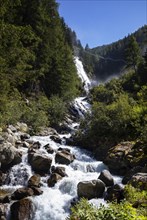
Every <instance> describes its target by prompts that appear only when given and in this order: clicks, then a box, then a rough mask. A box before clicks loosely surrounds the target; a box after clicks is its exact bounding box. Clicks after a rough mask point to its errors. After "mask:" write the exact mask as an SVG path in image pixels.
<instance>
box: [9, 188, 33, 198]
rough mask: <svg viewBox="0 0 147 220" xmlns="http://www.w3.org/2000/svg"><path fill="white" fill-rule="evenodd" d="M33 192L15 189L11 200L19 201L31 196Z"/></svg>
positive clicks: (25, 189)
mask: <svg viewBox="0 0 147 220" xmlns="http://www.w3.org/2000/svg"><path fill="white" fill-rule="evenodd" d="M33 194H34V192H33V190H32V189H31V188H27V187H23V188H19V189H17V190H16V191H15V192H14V193H13V194H12V195H11V199H12V200H20V199H23V198H25V197H28V196H33Z"/></svg>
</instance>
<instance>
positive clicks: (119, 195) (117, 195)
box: [104, 184, 124, 203]
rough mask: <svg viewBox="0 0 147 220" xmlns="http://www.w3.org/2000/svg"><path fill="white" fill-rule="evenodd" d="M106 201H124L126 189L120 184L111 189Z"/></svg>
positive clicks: (108, 191)
mask: <svg viewBox="0 0 147 220" xmlns="http://www.w3.org/2000/svg"><path fill="white" fill-rule="evenodd" d="M104 199H105V200H107V201H109V202H117V203H120V202H121V201H122V200H123V199H124V188H123V187H122V186H120V185H119V184H115V185H114V186H111V187H109V188H108V189H107V192H106V196H105V198H104Z"/></svg>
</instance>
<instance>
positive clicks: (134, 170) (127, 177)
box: [122, 166, 143, 184]
mask: <svg viewBox="0 0 147 220" xmlns="http://www.w3.org/2000/svg"><path fill="white" fill-rule="evenodd" d="M142 169H143V167H141V166H137V167H133V168H132V169H131V170H129V171H128V172H127V173H126V175H125V176H124V177H123V179H122V183H123V184H127V183H128V181H130V180H131V178H132V176H133V175H134V174H136V173H138V172H141V171H142Z"/></svg>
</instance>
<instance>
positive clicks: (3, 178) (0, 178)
mask: <svg viewBox="0 0 147 220" xmlns="http://www.w3.org/2000/svg"><path fill="white" fill-rule="evenodd" d="M6 179H7V174H6V173H3V172H2V171H1V170H0V186H2V185H4V184H5V182H6Z"/></svg>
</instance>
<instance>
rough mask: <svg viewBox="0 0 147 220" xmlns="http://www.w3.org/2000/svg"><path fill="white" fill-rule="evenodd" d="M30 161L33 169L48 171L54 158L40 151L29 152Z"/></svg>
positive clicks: (40, 171) (42, 171) (41, 171)
mask: <svg viewBox="0 0 147 220" xmlns="http://www.w3.org/2000/svg"><path fill="white" fill-rule="evenodd" d="M28 162H29V163H30V165H31V167H32V169H33V170H34V171H36V172H39V173H48V172H49V170H50V167H51V163H52V159H51V158H50V157H48V156H46V155H41V154H40V153H32V152H31V153H29V155H28Z"/></svg>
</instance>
